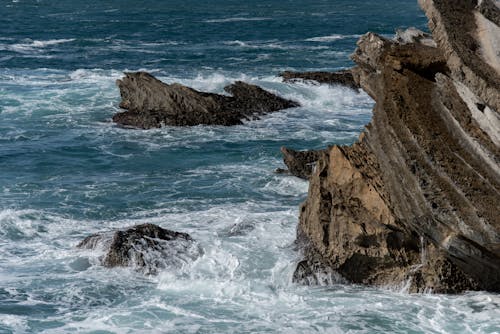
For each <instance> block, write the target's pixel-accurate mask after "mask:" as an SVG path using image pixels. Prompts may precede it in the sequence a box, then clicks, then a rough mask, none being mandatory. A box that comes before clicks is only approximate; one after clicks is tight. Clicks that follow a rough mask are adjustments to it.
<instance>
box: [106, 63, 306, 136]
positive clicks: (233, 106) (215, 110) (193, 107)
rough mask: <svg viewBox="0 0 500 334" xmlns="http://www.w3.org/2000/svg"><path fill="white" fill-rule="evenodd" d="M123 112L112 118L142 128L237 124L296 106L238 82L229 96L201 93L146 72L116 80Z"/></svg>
mask: <svg viewBox="0 0 500 334" xmlns="http://www.w3.org/2000/svg"><path fill="white" fill-rule="evenodd" d="M117 85H118V87H119V88H120V94H121V97H122V101H121V103H120V107H121V108H123V109H127V111H125V112H120V113H117V114H116V115H114V116H113V121H114V122H115V123H118V124H120V125H123V126H130V127H136V128H142V129H150V128H159V127H162V126H165V125H171V126H194V125H200V124H203V125H226V126H228V125H237V124H242V120H251V119H256V118H258V117H259V116H261V115H264V114H266V113H270V112H274V111H278V110H281V109H286V108H293V107H298V106H299V104H298V103H296V102H294V101H290V100H286V99H283V98H281V97H278V96H276V95H274V94H271V93H269V92H267V91H265V90H263V89H262V88H260V87H257V86H254V85H249V84H246V83H244V82H241V81H238V82H236V83H234V84H232V85H229V86H227V87H226V88H225V90H226V91H227V92H228V93H230V94H232V96H226V95H219V94H213V93H204V92H199V91H197V90H194V89H192V88H189V87H186V86H183V85H180V84H176V83H174V84H171V85H167V84H165V83H163V82H161V81H160V80H158V79H156V78H155V77H153V76H152V75H150V74H148V73H145V72H137V73H125V77H124V78H123V79H121V80H117Z"/></svg>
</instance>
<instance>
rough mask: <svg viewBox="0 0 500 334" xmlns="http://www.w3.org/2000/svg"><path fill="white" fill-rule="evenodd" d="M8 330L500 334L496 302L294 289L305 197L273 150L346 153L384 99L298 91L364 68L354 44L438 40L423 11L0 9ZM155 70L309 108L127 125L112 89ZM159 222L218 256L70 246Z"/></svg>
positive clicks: (0, 229)
mask: <svg viewBox="0 0 500 334" xmlns="http://www.w3.org/2000/svg"><path fill="white" fill-rule="evenodd" d="M0 14H1V16H2V18H1V19H0V333H4V332H5V333H11V332H16V333H25V332H47V333H67V332H75V331H78V332H83V333H91V332H92V333H138V332H162V333H163V332H169V333H226V332H227V333H248V332H256V333H264V332H269V333H274V332H282V333H311V332H325V333H358V332H361V333H374V332H384V333H387V332H394V333H396V332H397V333H401V332H411V333H495V332H496V333H498V332H500V320H499V319H500V312H499V304H500V298H499V297H498V295H494V294H488V293H482V292H479V293H469V294H466V295H461V296H439V295H409V294H407V293H405V292H404V287H388V288H386V289H374V288H367V287H360V286H353V285H345V284H338V283H335V282H334V283H335V284H332V285H331V286H327V287H304V286H298V285H295V284H293V283H292V282H291V276H292V273H293V270H294V268H295V263H296V262H297V260H298V259H299V254H297V253H296V251H295V250H294V247H293V241H294V238H295V228H296V225H297V219H298V205H299V203H300V202H301V201H303V200H304V198H305V196H306V194H307V182H305V181H302V180H299V179H296V178H294V177H292V176H284V175H277V174H274V173H273V170H274V169H275V168H277V167H283V164H282V162H281V155H280V152H279V148H280V147H281V146H290V147H293V148H297V149H303V148H320V147H325V146H326V145H333V144H350V143H352V142H353V141H354V140H355V139H356V138H357V136H358V135H359V133H360V132H361V131H362V129H363V126H364V125H365V124H367V123H368V122H369V120H370V117H371V108H372V106H373V102H372V101H371V99H370V98H369V97H368V96H367V95H366V94H363V93H362V94H356V93H354V92H352V91H350V90H348V89H346V88H342V87H329V86H314V85H308V84H284V83H282V82H281V80H280V79H279V78H278V77H277V76H276V75H277V74H278V73H279V72H280V71H282V70H289V69H292V70H336V69H341V68H345V67H349V66H351V65H352V63H351V61H350V60H349V54H350V53H352V52H353V50H354V48H355V42H356V40H357V39H358V38H359V36H360V35H361V34H363V33H365V32H367V31H374V32H377V33H380V34H383V35H385V36H391V35H392V34H393V32H394V30H395V29H396V28H400V27H401V28H404V27H409V26H416V27H417V28H420V29H426V28H425V25H426V19H425V18H424V16H423V14H422V12H421V11H420V10H419V9H418V6H417V4H416V1H385V2H374V1H319V0H311V1H307V2H304V1H285V0H282V1H276V0H270V1H241V0H238V1H236V0H232V1H222V0H215V1H177V0H176V1H124V0H122V1H96V0H89V1H75V0H66V1H54V0H52V1H43V0H39V1H23V0H18V1H6V0H0ZM139 69H140V70H147V71H150V72H152V73H153V74H155V75H157V76H158V77H159V78H161V79H162V80H164V81H166V82H181V83H183V84H187V85H190V86H193V87H195V88H197V89H201V90H206V91H212V92H222V91H223V87H224V86H225V85H226V84H229V83H231V82H232V81H234V80H245V81H248V82H251V83H256V84H259V85H261V86H263V87H264V88H267V89H269V90H272V91H274V92H277V93H279V94H280V95H283V96H286V97H288V98H292V99H295V100H298V101H299V102H301V103H302V107H301V108H296V109H290V110H286V111H282V112H279V113H275V114H272V115H268V116H266V117H264V118H263V119H262V120H259V121H253V122H248V123H246V124H244V125H241V126H236V127H207V126H203V127H202V126H200V127H192V128H169V127H167V128H163V129H156V130H149V131H140V130H131V129H121V128H119V127H116V126H114V124H113V123H112V122H111V117H112V115H113V114H114V113H115V112H117V111H118V107H117V105H118V102H119V92H118V89H117V88H116V87H115V80H116V79H118V78H120V77H121V75H122V72H123V71H127V70H129V71H130V70H139ZM144 222H152V223H156V224H159V225H161V226H162V227H165V228H171V229H174V230H177V231H183V232H187V233H190V234H191V235H192V236H193V238H195V239H196V240H197V241H198V243H199V245H200V247H201V248H202V249H203V251H204V255H203V256H202V257H201V258H199V259H198V260H196V261H194V262H193V263H187V264H186V265H185V266H184V267H182V268H172V269H171V270H165V271H164V272H162V273H160V275H158V276H145V275H143V274H140V273H137V272H135V271H134V270H133V269H130V268H124V269H106V268H103V267H101V266H99V265H98V256H99V255H100V254H99V252H97V251H96V252H90V251H81V250H78V249H76V248H75V245H76V244H77V243H78V242H79V241H80V240H82V239H83V238H84V237H85V236H87V235H89V234H91V233H95V232H98V231H105V230H110V229H113V228H119V227H125V226H130V225H134V224H139V223H144Z"/></svg>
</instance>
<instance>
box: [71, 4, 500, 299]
mask: <svg viewBox="0 0 500 334" xmlns="http://www.w3.org/2000/svg"><path fill="white" fill-rule="evenodd" d="M419 2H420V5H421V7H422V9H423V10H424V11H425V13H426V15H427V16H428V18H429V27H430V30H431V32H432V35H430V34H427V33H424V32H421V31H419V30H417V29H414V28H410V29H407V30H404V31H402V30H400V31H397V33H396V36H395V38H394V39H387V38H384V37H382V36H379V35H377V34H374V33H367V34H365V35H364V36H362V37H361V38H360V39H359V41H358V42H357V49H356V51H355V52H354V54H353V55H352V59H353V61H354V62H355V63H356V66H355V67H353V68H352V69H349V70H343V71H340V72H331V73H329V72H290V71H287V72H284V73H282V74H281V76H282V77H283V80H284V81H285V82H292V83H293V82H296V81H306V82H311V81H313V82H317V83H323V84H325V83H326V84H331V85H338V84H340V85H343V86H346V87H348V88H351V89H356V90H357V89H359V88H361V89H363V90H364V91H365V92H367V93H368V94H369V95H370V96H371V97H372V98H373V99H374V100H375V102H376V104H375V107H374V110H373V118H372V120H371V122H370V123H369V124H368V125H367V126H366V128H365V130H364V131H363V133H362V134H361V135H360V136H359V140H358V141H357V142H356V143H354V144H353V145H351V146H332V147H329V148H327V149H324V150H306V151H295V150H293V149H291V148H285V147H283V148H282V149H281V152H282V154H283V158H284V162H285V164H286V166H287V168H288V169H286V170H285V169H278V170H276V172H278V173H289V174H292V175H294V176H297V177H300V178H303V179H308V180H309V181H310V183H309V191H308V196H307V199H306V201H305V202H304V203H303V204H302V205H301V207H300V221H299V224H298V227H297V244H298V246H299V248H300V250H301V253H302V255H303V260H302V261H300V262H299V264H298V265H297V269H296V270H295V273H294V276H293V280H294V281H295V282H297V283H303V284H324V283H325V282H326V283H328V282H330V281H331V277H335V279H336V280H338V281H343V282H352V283H358V284H368V285H375V286H400V287H403V286H404V287H405V288H406V289H407V290H408V291H410V292H428V291H431V292H436V293H460V292H463V291H467V290H488V291H495V292H499V291H500V164H499V162H500V114H499V110H500V28H499V22H500V7H499V5H498V2H495V1H494V0H482V1H479V2H476V1H473V0H458V1H455V2H453V4H451V3H449V2H447V1H445V0H420V1H419ZM117 85H118V87H119V89H120V94H121V97H122V101H121V104H120V107H121V108H123V109H126V111H125V112H120V113H118V114H116V115H115V116H114V117H113V121H114V122H116V123H118V124H119V125H121V126H126V127H135V128H142V129H149V128H155V127H161V126H165V125H170V126H193V125H224V126H228V125H238V124H241V123H242V121H243V120H252V119H257V118H258V117H259V116H261V115H264V114H266V113H270V112H275V111H278V110H282V109H286V108H293V107H297V106H299V104H298V103H296V102H294V101H290V100H286V99H284V98H281V97H279V96H276V95H274V94H272V93H270V92H267V91H265V90H263V89H262V88H260V87H257V86H253V85H249V84H246V83H243V82H236V83H234V84H232V85H230V86H228V87H226V88H225V90H226V92H227V93H229V94H231V96H227V95H219V94H213V93H205V92H199V91H196V90H194V89H192V88H189V87H186V86H183V85H180V84H171V85H168V84H165V83H163V82H161V81H159V80H158V79H156V78H154V77H153V76H152V75H150V74H148V73H145V72H137V73H126V75H125V77H124V78H123V79H122V80H118V81H117ZM158 229H159V230H158ZM116 233H118V234H115V235H114V236H109V235H108V236H107V237H105V236H103V235H96V236H91V237H89V238H87V239H85V240H84V241H83V242H82V243H81V244H80V245H79V247H81V248H82V247H83V248H94V247H95V246H96V245H97V244H99V243H103V240H107V241H105V242H104V243H105V244H106V245H107V246H106V247H110V251H109V253H108V255H106V256H105V258H104V259H103V262H102V263H103V265H105V266H126V265H130V263H132V262H133V265H134V266H136V267H141V268H142V267H145V266H146V267H147V266H148V265H146V264H145V263H144V261H143V260H142V258H141V256H139V257H137V256H136V257H135V258H134V259H131V258H130V257H129V256H128V255H127V256H126V255H124V254H129V250H130V249H131V248H134V247H135V248H137V247H136V246H134V245H135V243H137V240H139V239H140V240H153V239H151V236H150V234H151V233H153V234H154V240H157V239H158V235H159V234H161V235H163V236H168V238H167V239H169V238H170V236H169V235H170V234H172V233H174V234H175V233H176V232H172V231H168V230H167V232H165V231H163V230H162V229H161V228H159V227H155V226H146V227H144V226H139V227H135V228H132V229H131V230H129V231H125V232H119V231H118V232H116ZM137 235H142V236H140V237H138V236H137ZM174 237H175V239H179V238H180V239H182V240H184V241H185V243H188V244H189V243H191V242H192V239H191V238H190V237H189V236H187V235H186V236H185V235H183V234H178V233H177V234H175V236H174ZM144 238H145V239H144ZM172 238H173V237H172ZM160 239H164V238H160ZM110 240H111V241H110ZM116 240H118V241H120V242H119V244H117V243H116V242H115V241H116ZM124 240H125V241H124ZM122 241H123V242H122ZM141 244H142V245H144V246H145V247H146V246H147V247H152V248H154V249H159V248H158V247H160V246H158V244H157V241H155V242H152V241H148V242H146V243H144V242H142V241H141ZM110 245H111V246H110ZM131 245H132V246H131ZM186 247H188V246H186ZM160 248H161V247H160ZM117 250H118V252H119V253H120V252H121V253H120V254H122V253H123V254H122V255H123V256H118V257H117V256H115V255H113V254H114V253H113V252H115V253H116V252H117ZM160 252H161V251H160ZM110 254H111V255H110ZM115 258H116V259H118V260H116V261H114V260H113V261H112V259H115ZM148 270H149V271H155V270H156V269H154V268H153V269H148ZM328 277H330V278H328Z"/></svg>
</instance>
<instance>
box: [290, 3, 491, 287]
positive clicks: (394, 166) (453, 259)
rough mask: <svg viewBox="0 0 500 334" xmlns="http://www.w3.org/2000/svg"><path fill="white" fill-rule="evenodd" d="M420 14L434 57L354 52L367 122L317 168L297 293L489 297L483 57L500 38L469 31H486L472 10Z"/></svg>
mask: <svg viewBox="0 0 500 334" xmlns="http://www.w3.org/2000/svg"><path fill="white" fill-rule="evenodd" d="M486 2H487V0H483V2H482V4H483V6H484V4H485V3H486ZM420 3H421V6H422V8H423V9H424V10H425V12H426V14H427V16H428V17H429V19H430V24H429V25H430V28H431V30H432V33H433V37H434V40H435V42H436V45H437V47H433V46H432V43H423V42H422V41H420V40H415V41H400V42H397V41H394V40H392V41H391V40H387V39H384V38H382V37H380V36H377V35H375V34H372V33H368V34H366V35H364V36H363V37H361V39H360V40H359V41H358V48H357V50H356V52H355V53H354V55H353V57H352V58H353V60H354V61H355V62H356V63H357V65H358V66H357V67H356V68H355V70H354V71H353V75H354V78H355V80H356V81H357V82H359V83H360V84H361V86H362V87H363V89H364V90H365V91H366V92H368V94H370V96H372V97H373V98H374V100H375V101H376V105H375V108H374V111H373V119H372V121H371V122H370V124H369V125H368V126H367V127H366V129H365V131H364V132H363V133H362V134H361V136H360V138H359V140H358V142H356V143H355V144H354V145H352V146H350V147H339V146H334V147H332V148H331V149H330V151H329V154H328V155H325V156H324V157H321V158H320V159H319V160H318V162H317V165H316V169H315V171H314V173H313V174H312V177H311V179H310V188H309V194H308V198H307V200H306V201H305V203H303V205H302V206H301V216H300V222H299V227H298V241H299V243H300V245H302V247H303V249H304V253H305V256H306V258H305V262H301V264H300V266H299V268H298V270H297V272H296V275H295V279H296V281H304V280H305V279H306V278H307V276H308V274H310V272H312V271H314V270H313V269H314V268H329V269H332V270H334V271H336V272H337V273H339V274H341V275H342V276H343V277H344V278H346V279H348V280H349V281H351V282H355V283H362V284H373V285H381V286H384V285H391V286H398V285H399V286H401V287H403V286H406V287H407V288H408V290H409V291H412V292H417V291H434V292H444V293H455V292H461V291H464V290H475V289H482V290H490V291H500V166H499V161H500V140H499V139H500V138H499V136H500V120H499V112H498V111H499V107H500V90H499V84H500V74H499V72H498V71H497V70H496V69H495V67H494V66H493V65H494V64H492V63H491V61H489V58H487V57H485V54H484V53H485V48H484V47H483V46H488V45H491V44H495V43H497V42H498V40H497V39H498V38H500V35H498V34H495V33H494V32H495V31H496V30H495V28H491V27H490V30H487V31H485V30H480V29H479V28H478V26H479V24H480V23H481V22H482V23H485V21H484V20H487V23H488V24H490V23H491V24H493V23H492V22H491V21H490V20H488V19H486V18H485V17H484V16H483V15H482V14H481V12H480V11H478V9H477V7H476V5H477V3H476V2H475V1H471V0H456V1H447V0H434V1H432V0H421V1H420ZM488 8H489V9H488V10H492V11H494V13H498V7H496V6H495V5H493V7H491V6H489V7H488ZM492 15H493V16H495V15H497V14H489V16H492ZM478 22H480V23H478ZM482 23H481V24H482ZM493 25H494V24H493ZM495 27H496V28H498V27H497V26H495ZM307 268H313V269H307ZM320 270H322V271H324V269H320Z"/></svg>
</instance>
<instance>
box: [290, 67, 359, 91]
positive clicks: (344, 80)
mask: <svg viewBox="0 0 500 334" xmlns="http://www.w3.org/2000/svg"><path fill="white" fill-rule="evenodd" d="M280 76H281V77H283V81H285V82H295V81H316V82H318V83H320V84H329V85H342V86H346V87H349V88H351V89H355V90H357V89H359V88H360V86H359V84H358V83H357V82H356V81H354V78H353V76H352V70H350V69H349V70H343V71H338V72H292V71H285V72H283V73H281V74H280Z"/></svg>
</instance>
